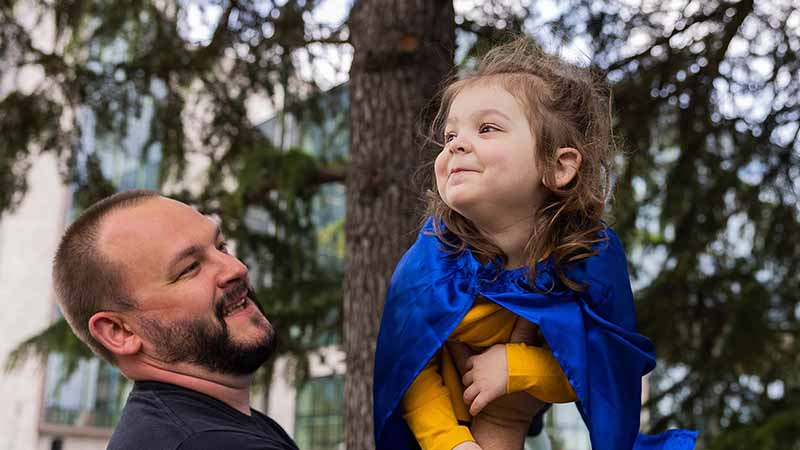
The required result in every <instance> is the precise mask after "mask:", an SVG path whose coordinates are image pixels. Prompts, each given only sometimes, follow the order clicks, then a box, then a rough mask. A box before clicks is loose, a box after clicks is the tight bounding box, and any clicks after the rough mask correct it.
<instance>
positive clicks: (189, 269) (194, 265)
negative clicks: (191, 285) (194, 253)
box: [178, 261, 200, 278]
mask: <svg viewBox="0 0 800 450" xmlns="http://www.w3.org/2000/svg"><path fill="white" fill-rule="evenodd" d="M198 267H200V263H199V262H197V261H195V262H193V263H192V264H190V265H189V267H187V268H185V269H183V272H181V274H180V275H178V278H183V277H184V276H185V275H188V274H190V273H192V272H194V270H195V269H197V268H198Z"/></svg>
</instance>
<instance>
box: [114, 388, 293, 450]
mask: <svg viewBox="0 0 800 450" xmlns="http://www.w3.org/2000/svg"><path fill="white" fill-rule="evenodd" d="M226 443H227V444H226ZM144 448H146V449H152V450H177V449H181V450H194V449H197V450H205V449H225V448H237V449H238V448H241V449H250V448H252V449H264V450H272V449H279V450H293V449H296V448H297V447H296V446H294V443H293V441H292V440H291V438H290V437H289V436H288V435H287V434H286V432H285V431H284V430H283V429H282V428H281V427H280V425H278V424H277V423H276V422H275V421H274V420H272V419H270V418H269V417H267V416H266V415H264V414H261V413H258V412H257V411H254V412H253V416H252V417H247V416H245V415H244V414H241V413H239V412H238V411H235V410H233V408H230V407H229V406H227V405H225V404H224V403H222V402H220V401H219V400H216V399H213V398H211V397H208V396H206V395H205V394H201V393H199V392H195V391H191V390H188V389H184V388H180V387H177V386H171V385H166V384H163V383H149V382H148V383H137V385H136V387H135V388H134V390H133V391H132V392H131V395H130V396H129V397H128V401H127V403H126V405H125V408H124V410H123V413H122V417H121V419H120V422H119V424H118V425H117V427H116V428H115V430H114V435H113V436H112V438H111V442H110V443H109V447H108V450H129V449H137V450H139V449H144Z"/></svg>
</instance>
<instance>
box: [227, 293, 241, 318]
mask: <svg viewBox="0 0 800 450" xmlns="http://www.w3.org/2000/svg"><path fill="white" fill-rule="evenodd" d="M246 307H247V296H246V295H245V296H243V297H242V298H241V299H240V300H238V301H235V302H233V303H231V304H229V305H227V306H225V308H223V309H222V315H223V316H225V317H227V316H230V315H231V314H235V313H237V312H239V311H241V310H243V309H245V308H246Z"/></svg>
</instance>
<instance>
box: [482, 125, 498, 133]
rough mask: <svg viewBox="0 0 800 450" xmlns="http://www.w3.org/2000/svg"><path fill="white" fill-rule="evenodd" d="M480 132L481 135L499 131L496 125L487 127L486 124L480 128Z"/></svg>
mask: <svg viewBox="0 0 800 450" xmlns="http://www.w3.org/2000/svg"><path fill="white" fill-rule="evenodd" d="M479 131H480V132H481V133H488V132H490V131H498V129H497V127H495V126H494V125H486V124H484V125H481V128H480V130H479Z"/></svg>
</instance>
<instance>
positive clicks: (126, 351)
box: [89, 311, 142, 356]
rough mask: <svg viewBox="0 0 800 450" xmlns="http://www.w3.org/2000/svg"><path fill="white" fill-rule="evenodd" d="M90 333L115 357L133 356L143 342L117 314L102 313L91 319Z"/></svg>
mask: <svg viewBox="0 0 800 450" xmlns="http://www.w3.org/2000/svg"><path fill="white" fill-rule="evenodd" d="M89 333H90V334H91V335H92V336H93V337H94V338H95V339H96V340H97V341H98V342H100V344H101V345H102V346H104V347H105V348H107V349H108V351H110V352H111V353H113V354H114V355H118V356H122V355H132V354H134V353H137V352H138V351H139V350H140V349H141V347H142V340H141V338H139V336H138V335H137V334H136V333H134V332H133V330H131V328H130V327H129V326H128V324H127V323H125V320H123V319H122V317H120V316H119V315H118V314H117V313H114V312H111V311H100V312H97V313H95V314H94V315H93V316H92V317H90V318H89Z"/></svg>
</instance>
